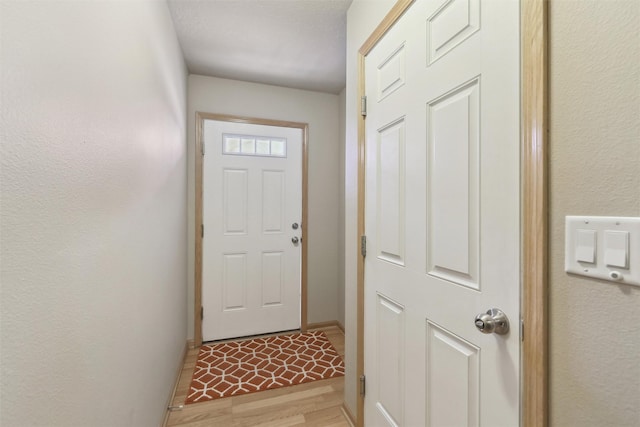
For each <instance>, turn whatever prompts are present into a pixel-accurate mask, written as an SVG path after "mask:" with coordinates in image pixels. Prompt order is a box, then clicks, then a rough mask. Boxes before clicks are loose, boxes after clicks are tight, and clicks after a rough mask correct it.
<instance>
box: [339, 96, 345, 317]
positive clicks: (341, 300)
mask: <svg viewBox="0 0 640 427" xmlns="http://www.w3.org/2000/svg"><path fill="white" fill-rule="evenodd" d="M346 95H347V90H346V88H345V89H343V90H342V91H341V92H340V94H339V97H340V99H339V102H340V105H339V111H340V135H339V138H340V139H339V141H340V146H339V147H338V149H339V153H338V155H339V159H340V160H339V161H340V182H339V185H340V190H339V197H340V200H339V206H338V209H339V218H338V321H339V322H340V324H341V325H342V326H343V327H344V311H345V307H344V296H345V289H344V271H345V270H344V269H345V264H344V262H345V258H344V249H345V246H344V201H345V200H344V190H345V187H344V167H345V164H344V160H345V157H344V156H345V149H346V145H345V142H346V134H345V125H346V119H347V117H346V111H345V107H346Z"/></svg>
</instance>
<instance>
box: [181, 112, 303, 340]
mask: <svg viewBox="0 0 640 427" xmlns="http://www.w3.org/2000/svg"><path fill="white" fill-rule="evenodd" d="M205 120H216V121H220V122H231V123H245V124H254V125H265V126H277V127H286V128H295V129H300V130H301V131H302V218H301V227H300V228H301V231H302V238H301V239H300V240H301V244H302V259H301V270H300V330H301V331H302V332H306V330H307V248H308V244H309V243H308V242H309V238H308V236H309V234H308V233H307V230H308V224H307V223H308V221H307V219H308V215H307V204H308V193H307V187H308V165H309V157H308V152H309V151H308V142H309V124H308V123H300V122H289V121H284V120H271V119H259V118H255V117H243V116H233V115H228V114H215V113H203V112H200V111H196V147H195V175H196V177H195V180H196V183H195V189H196V194H195V205H196V209H195V210H196V220H195V229H194V233H195V241H196V251H195V286H194V298H193V299H194V309H193V322H194V328H193V335H194V337H193V340H194V346H195V347H200V346H201V345H202V318H201V317H200V313H201V309H202V224H203V223H202V219H203V218H202V215H203V212H202V208H203V207H202V191H203V182H202V169H203V156H204V154H203V152H202V147H203V141H202V138H203V137H204V121H205Z"/></svg>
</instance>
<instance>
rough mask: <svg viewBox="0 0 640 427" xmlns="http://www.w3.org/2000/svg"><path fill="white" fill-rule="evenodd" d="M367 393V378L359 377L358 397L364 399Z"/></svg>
mask: <svg viewBox="0 0 640 427" xmlns="http://www.w3.org/2000/svg"><path fill="white" fill-rule="evenodd" d="M366 392H367V378H366V377H365V376H364V375H360V396H362V397H364V395H365V393H366Z"/></svg>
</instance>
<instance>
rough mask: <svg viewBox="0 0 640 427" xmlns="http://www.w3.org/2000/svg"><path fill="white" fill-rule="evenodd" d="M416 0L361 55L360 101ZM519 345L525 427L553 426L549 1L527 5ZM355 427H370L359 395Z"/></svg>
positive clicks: (360, 333)
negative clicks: (381, 48)
mask: <svg viewBox="0 0 640 427" xmlns="http://www.w3.org/2000/svg"><path fill="white" fill-rule="evenodd" d="M414 1H415V0H398V1H397V3H396V4H395V5H394V6H393V7H392V8H391V10H390V11H389V13H388V14H387V15H386V16H385V17H384V19H383V20H382V22H380V24H379V25H378V27H377V28H376V29H375V30H374V31H373V33H371V35H370V36H369V38H367V40H366V41H365V42H364V44H363V45H362V47H361V48H360V50H359V51H358V101H357V105H358V106H360V99H361V97H362V96H364V94H365V80H364V75H365V68H364V66H365V57H366V56H367V55H368V54H369V52H371V50H372V49H373V48H374V47H375V45H376V44H377V43H378V41H380V39H381V38H382V37H383V36H384V35H385V34H386V33H387V31H388V30H389V29H390V28H391V27H392V26H393V24H395V22H396V21H397V20H398V19H399V18H400V17H401V16H402V15H403V14H404V12H405V11H406V10H407V9H408V8H409V6H411V5H412V4H413V2H414ZM520 4H521V14H520V15H521V29H520V41H521V52H520V58H521V62H520V65H521V71H520V78H521V83H520V88H521V92H520V97H521V98H520V102H521V128H520V134H521V169H520V176H521V183H522V184H521V201H520V207H521V211H522V213H521V239H522V240H521V249H520V257H521V263H522V265H521V295H520V305H521V317H522V321H523V330H522V333H523V337H524V340H523V342H522V345H521V347H520V348H521V352H522V355H521V361H522V366H521V372H520V377H521V384H520V405H521V425H522V426H523V427H534V426H536V427H537V426H546V425H547V424H548V412H549V410H548V333H547V329H548V318H547V316H548V314H547V299H548V293H547V275H548V273H547V272H548V265H547V254H548V249H547V248H548V241H547V240H548V172H547V163H548V133H547V127H548V122H547V120H548V116H547V114H548V108H547V105H548V104H547V102H548V99H547V97H548V96H547V90H548V86H547V38H548V32H547V5H548V0H521V1H520ZM357 114H358V227H357V229H358V230H357V231H358V235H357V239H358V241H359V240H360V236H362V235H364V232H365V223H364V203H365V197H364V190H365V118H364V117H363V116H362V115H361V114H360V111H358V113H357ZM357 247H358V254H357V259H358V266H357V291H356V292H357V356H356V360H357V362H356V378H355V379H354V381H358V384H356V387H355V390H359V378H360V376H361V375H364V257H363V256H362V254H361V253H360V245H359V244H358V245H357ZM356 425H357V426H363V425H364V397H363V396H362V395H360V394H359V395H358V400H357V416H356Z"/></svg>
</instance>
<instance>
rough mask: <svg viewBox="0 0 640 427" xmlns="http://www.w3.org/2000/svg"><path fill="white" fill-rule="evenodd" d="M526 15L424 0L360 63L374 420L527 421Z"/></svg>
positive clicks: (451, 0)
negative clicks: (495, 313)
mask: <svg viewBox="0 0 640 427" xmlns="http://www.w3.org/2000/svg"><path fill="white" fill-rule="evenodd" d="M519 20H520V8H519V3H518V1H516V0H485V1H480V0H417V1H416V3H415V4H413V5H412V6H411V7H410V8H409V9H408V11H407V12H406V13H405V14H404V15H403V16H402V17H401V18H400V20H399V21H398V22H397V23H396V24H395V25H394V26H393V27H392V28H391V29H390V30H389V32H388V33H387V34H386V35H385V36H384V37H383V38H382V40H381V41H380V42H379V43H378V44H377V45H376V47H375V48H374V49H373V50H372V51H371V52H370V53H369V54H368V55H367V57H366V59H365V78H366V80H365V85H366V95H367V110H368V111H367V117H366V185H365V186H366V194H365V198H366V202H365V229H366V235H367V241H368V242H367V247H368V253H367V256H366V258H365V373H366V379H367V394H366V397H365V425H367V426H396V425H397V426H423V425H425V426H432V427H437V426H455V427H462V426H480V425H483V426H487V427H506V426H517V425H518V424H519V415H520V413H519V374H520V368H519V367H520V360H519V358H520V356H519V354H520V352H519V348H520V328H519V324H520V322H519V319H520V307H519V303H520V228H519V227H520V226H519V221H520V208H519V206H520V151H519V150H520V149H519V147H520V107H519V106H520V100H519V88H520V80H519V73H520V71H519V62H520V53H519V43H520V35H519ZM492 308H497V309H500V310H502V311H503V312H504V313H505V314H506V316H507V317H508V319H509V320H510V331H509V332H508V333H507V334H505V335H500V334H496V333H491V334H485V333H482V332H480V331H479V329H478V327H480V326H482V322H476V320H475V318H476V315H477V314H480V313H484V312H486V311H487V310H489V309H492ZM483 321H484V325H485V327H486V326H487V325H488V324H489V323H490V322H488V321H487V319H486V318H485V319H483ZM476 323H477V324H476Z"/></svg>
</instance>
